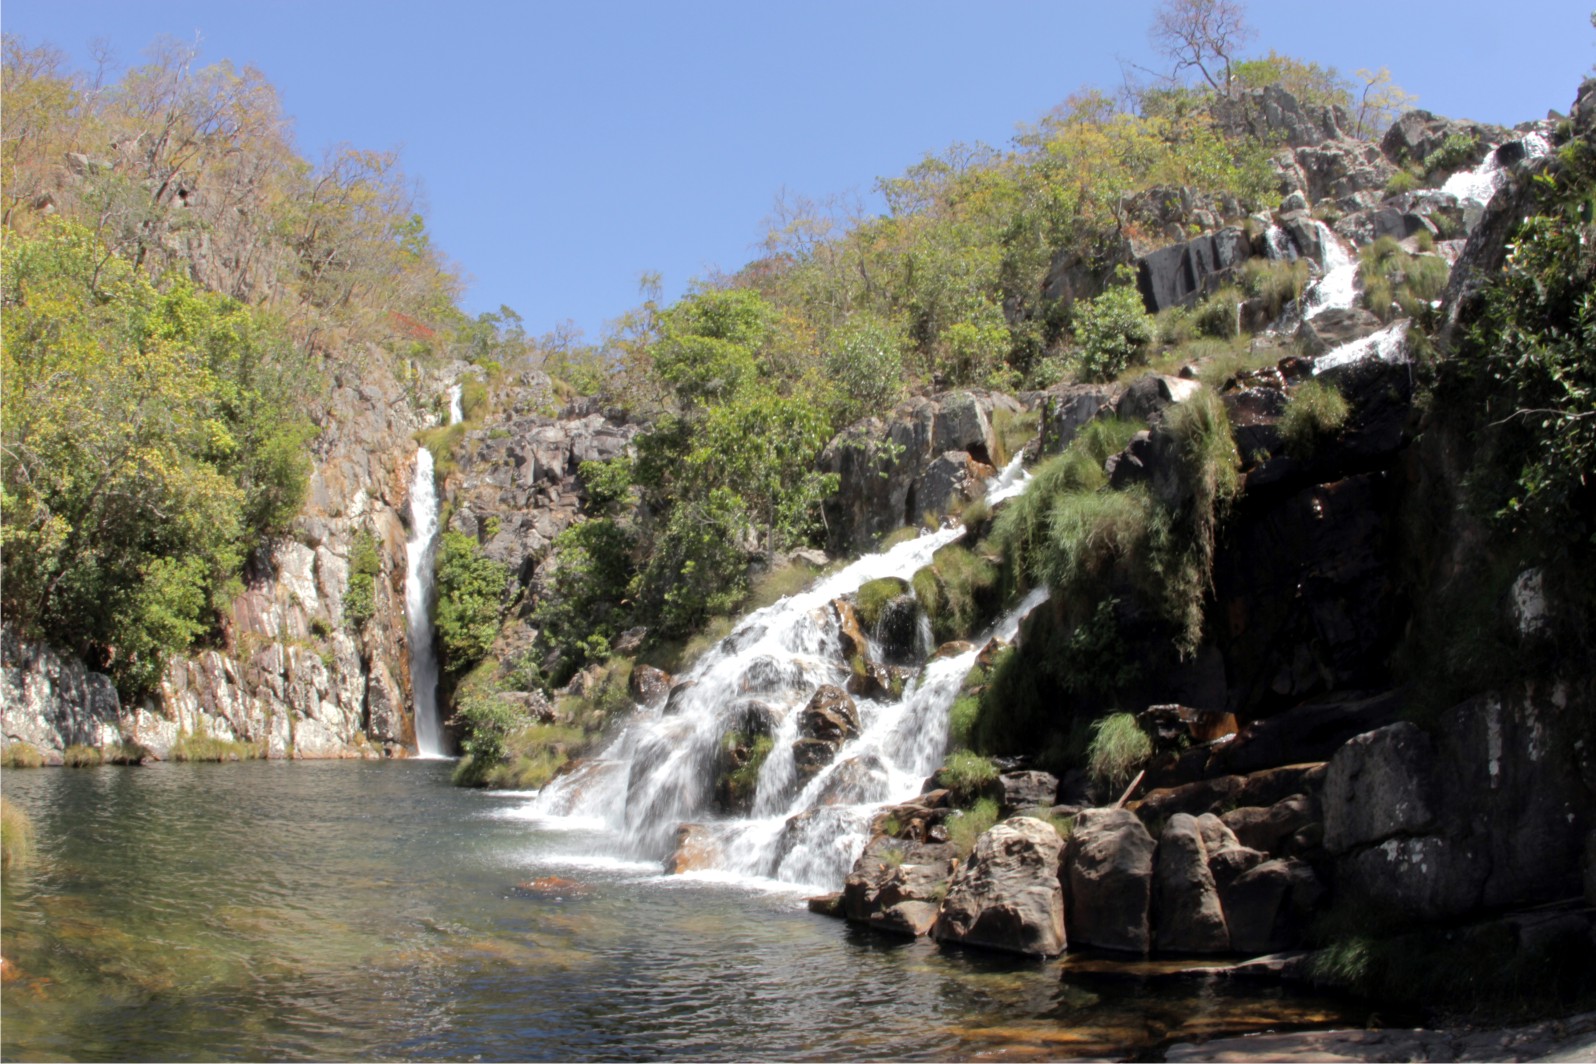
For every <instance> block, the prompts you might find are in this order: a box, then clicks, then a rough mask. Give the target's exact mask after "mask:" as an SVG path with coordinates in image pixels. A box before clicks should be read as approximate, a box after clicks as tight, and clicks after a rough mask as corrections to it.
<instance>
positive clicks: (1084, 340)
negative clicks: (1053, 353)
mask: <svg viewBox="0 0 1596 1064" xmlns="http://www.w3.org/2000/svg"><path fill="white" fill-rule="evenodd" d="M1122 281H1125V282H1126V283H1121V284H1118V285H1115V286H1114V287H1112V288H1109V289H1108V290H1107V291H1105V292H1103V293H1102V294H1101V295H1099V296H1097V297H1096V298H1094V299H1089V300H1087V301H1086V302H1084V303H1082V304H1080V305H1079V306H1078V307H1077V309H1076V312H1075V342H1076V344H1077V345H1078V347H1079V348H1080V350H1079V353H1078V355H1077V362H1076V364H1077V366H1078V369H1079V374H1080V377H1081V379H1083V380H1088V381H1110V380H1113V379H1114V378H1115V377H1118V376H1119V375H1120V374H1121V373H1123V372H1125V370H1126V369H1127V368H1129V367H1130V366H1131V365H1133V364H1135V363H1137V362H1139V361H1140V360H1142V359H1144V358H1145V357H1146V355H1147V349H1148V347H1149V345H1151V344H1152V342H1153V336H1154V327H1153V318H1152V315H1150V314H1148V313H1147V307H1146V306H1145V305H1144V304H1143V303H1142V295H1141V292H1140V291H1138V290H1137V288H1136V286H1135V285H1134V284H1130V283H1128V281H1129V278H1128V277H1122Z"/></svg>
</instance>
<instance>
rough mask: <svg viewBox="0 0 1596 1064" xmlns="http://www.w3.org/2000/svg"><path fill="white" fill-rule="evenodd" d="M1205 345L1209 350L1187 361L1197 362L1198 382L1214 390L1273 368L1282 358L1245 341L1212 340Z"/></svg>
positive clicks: (1273, 351)
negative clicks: (1236, 379) (1240, 377)
mask: <svg viewBox="0 0 1596 1064" xmlns="http://www.w3.org/2000/svg"><path fill="white" fill-rule="evenodd" d="M1193 346H1196V345H1193ZM1205 346H1206V350H1198V351H1195V352H1194V354H1195V355H1196V357H1194V358H1191V359H1188V361H1193V362H1196V363H1197V379H1198V380H1199V381H1201V382H1202V383H1203V384H1206V385H1207V386H1208V387H1210V388H1212V389H1214V390H1215V391H1218V390H1219V389H1221V388H1223V387H1224V386H1225V385H1227V384H1229V383H1230V382H1231V381H1232V380H1234V379H1235V378H1236V377H1239V376H1240V375H1241V374H1243V373H1251V372H1252V371H1253V370H1258V369H1264V368H1265V367H1267V366H1272V365H1274V364H1275V362H1276V361H1278V358H1279V352H1278V351H1276V350H1275V349H1274V348H1272V347H1269V346H1260V347H1254V346H1253V345H1252V344H1251V343H1250V342H1249V341H1248V340H1246V339H1242V338H1238V339H1236V340H1233V341H1231V342H1229V343H1223V342H1221V341H1217V340H1210V341H1207V344H1206V345H1205Z"/></svg>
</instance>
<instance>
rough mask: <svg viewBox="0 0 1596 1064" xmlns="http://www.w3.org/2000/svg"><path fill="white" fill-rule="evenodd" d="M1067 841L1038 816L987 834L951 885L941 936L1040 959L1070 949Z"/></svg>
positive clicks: (944, 905) (1018, 819) (1005, 824)
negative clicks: (1064, 880)
mask: <svg viewBox="0 0 1596 1064" xmlns="http://www.w3.org/2000/svg"><path fill="white" fill-rule="evenodd" d="M1063 845H1064V844H1063V841H1062V840H1061V839H1060V838H1059V837H1058V832H1056V831H1054V830H1053V828H1052V826H1051V825H1049V824H1047V823H1046V822H1044V821H1041V820H1036V819H1034V818H1032V817H1023V816H1022V817H1014V818H1012V819H1010V820H1006V821H1004V822H1003V823H1001V824H997V825H995V826H994V827H993V828H991V830H989V831H987V832H986V833H985V834H983V835H982V836H981V837H980V838H979V839H977V840H976V843H975V850H974V851H973V852H972V853H971V854H970V856H969V858H968V859H966V860H965V862H964V865H963V866H962V867H961V868H960V869H959V870H958V872H957V873H955V874H954V876H953V880H952V882H951V883H950V884H949V885H948V893H947V897H946V898H944V899H943V901H942V907H941V909H940V911H939V912H938V914H937V925H936V932H935V934H936V938H937V940H938V941H941V942H954V943H958V944H959V945H963V946H980V947H983V948H986V949H994V950H1003V951H1006V952H1010V953H1023V954H1027V955H1030V956H1038V957H1053V956H1057V955H1058V954H1060V953H1062V952H1064V945H1065V937H1064V892H1063V889H1062V887H1061V886H1060V884H1059V876H1058V867H1059V854H1060V852H1061V851H1062V849H1063Z"/></svg>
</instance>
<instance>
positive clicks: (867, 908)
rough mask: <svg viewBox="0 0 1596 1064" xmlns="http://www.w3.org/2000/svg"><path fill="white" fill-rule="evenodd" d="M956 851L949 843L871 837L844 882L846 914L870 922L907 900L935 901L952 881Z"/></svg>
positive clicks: (856, 921)
mask: <svg viewBox="0 0 1596 1064" xmlns="http://www.w3.org/2000/svg"><path fill="white" fill-rule="evenodd" d="M955 853H956V851H955V850H954V848H953V847H952V846H950V845H946V844H936V843H921V842H915V841H913V840H908V839H896V838H891V837H888V836H885V835H881V836H877V837H876V838H873V839H871V840H870V842H869V844H868V845H866V846H865V848H864V852H863V853H861V854H860V855H859V859H858V860H857V861H855V862H854V866H853V870H852V871H850V872H849V873H848V878H847V880H846V881H845V882H844V884H843V889H842V894H843V898H842V911H843V915H844V916H846V917H847V918H848V919H849V920H852V921H853V922H855V923H864V924H868V923H870V922H871V921H872V918H873V917H875V916H876V915H877V914H879V913H882V912H884V911H885V910H887V909H889V908H891V907H893V906H896V905H900V904H902V903H903V902H912V901H919V902H931V901H933V900H934V898H935V896H936V894H937V892H938V890H939V889H940V888H941V887H942V886H943V885H944V884H945V883H946V882H947V880H948V876H949V874H950V872H951V864H952V860H953V858H954V856H955Z"/></svg>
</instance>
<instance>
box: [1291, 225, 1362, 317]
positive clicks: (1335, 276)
mask: <svg viewBox="0 0 1596 1064" xmlns="http://www.w3.org/2000/svg"><path fill="white" fill-rule="evenodd" d="M1313 224H1314V228H1315V229H1317V230H1318V231H1319V247H1320V249H1321V251H1320V254H1321V256H1322V258H1323V265H1324V276H1323V277H1321V278H1319V280H1318V281H1317V282H1315V283H1314V284H1313V285H1311V286H1310V287H1309V288H1308V293H1307V296H1306V298H1305V300H1304V301H1305V303H1306V309H1305V310H1304V311H1303V317H1304V318H1310V319H1311V318H1316V317H1318V316H1319V315H1320V314H1323V313H1324V312H1325V311H1327V310H1345V309H1346V308H1347V307H1350V306H1352V302H1353V300H1355V299H1356V298H1357V296H1358V260H1357V259H1356V258H1354V257H1353V255H1352V254H1351V252H1349V251H1347V248H1346V245H1345V244H1343V243H1342V242H1341V238H1340V237H1339V236H1337V235H1336V233H1335V231H1334V230H1333V229H1331V228H1330V227H1329V226H1328V225H1325V224H1324V223H1323V222H1314V223H1313Z"/></svg>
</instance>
